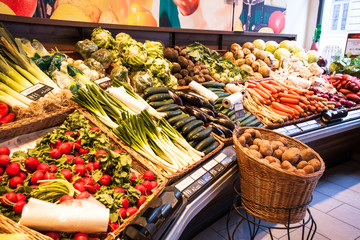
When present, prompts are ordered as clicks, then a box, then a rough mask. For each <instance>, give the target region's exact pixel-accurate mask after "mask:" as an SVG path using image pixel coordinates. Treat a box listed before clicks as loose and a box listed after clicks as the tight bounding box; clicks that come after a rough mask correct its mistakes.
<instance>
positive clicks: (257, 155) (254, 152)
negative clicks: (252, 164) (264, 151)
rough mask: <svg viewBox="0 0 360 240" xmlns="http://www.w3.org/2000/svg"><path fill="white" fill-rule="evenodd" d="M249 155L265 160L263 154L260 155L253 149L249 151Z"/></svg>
mask: <svg viewBox="0 0 360 240" xmlns="http://www.w3.org/2000/svg"><path fill="white" fill-rule="evenodd" d="M249 154H250V155H253V156H254V157H257V158H263V156H262V155H261V153H259V152H258V151H256V150H253V149H249Z"/></svg>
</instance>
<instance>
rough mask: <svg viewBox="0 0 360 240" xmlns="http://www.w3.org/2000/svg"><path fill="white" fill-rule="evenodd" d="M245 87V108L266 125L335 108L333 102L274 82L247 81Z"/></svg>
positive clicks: (310, 92)
mask: <svg viewBox="0 0 360 240" xmlns="http://www.w3.org/2000/svg"><path fill="white" fill-rule="evenodd" d="M246 87H247V91H248V95H247V98H246V99H245V100H244V105H245V107H247V108H248V109H249V108H250V109H252V110H253V111H255V114H256V115H260V117H261V119H263V121H264V122H265V123H267V124H269V123H282V122H284V121H287V120H292V119H298V118H301V117H306V116H309V115H311V114H316V113H319V112H321V111H322V110H323V109H325V108H334V107H335V102H329V101H328V100H327V99H326V98H322V97H319V96H317V95H314V92H312V91H308V90H303V89H302V90H300V89H296V88H293V87H289V86H286V85H284V84H282V83H279V82H276V81H274V80H268V81H261V82H253V81H249V82H248V83H247V86H246ZM250 109H249V110H250ZM250 111H251V110H250Z"/></svg>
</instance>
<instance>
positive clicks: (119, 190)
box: [114, 187, 125, 193]
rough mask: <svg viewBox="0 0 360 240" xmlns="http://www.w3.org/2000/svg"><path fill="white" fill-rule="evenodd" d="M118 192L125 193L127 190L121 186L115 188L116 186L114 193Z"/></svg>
mask: <svg viewBox="0 0 360 240" xmlns="http://www.w3.org/2000/svg"><path fill="white" fill-rule="evenodd" d="M117 192H119V193H124V192H125V190H124V189H122V188H121V187H115V188H114V193H117Z"/></svg>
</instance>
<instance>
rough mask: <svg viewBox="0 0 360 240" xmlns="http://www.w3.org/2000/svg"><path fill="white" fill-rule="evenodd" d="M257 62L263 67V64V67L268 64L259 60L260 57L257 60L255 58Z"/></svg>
mask: <svg viewBox="0 0 360 240" xmlns="http://www.w3.org/2000/svg"><path fill="white" fill-rule="evenodd" d="M256 61H257V62H258V63H259V64H260V67H263V66H265V67H267V66H268V65H267V64H266V63H265V62H264V61H263V60H261V59H258V60H256Z"/></svg>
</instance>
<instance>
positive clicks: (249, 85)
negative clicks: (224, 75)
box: [247, 82, 256, 88]
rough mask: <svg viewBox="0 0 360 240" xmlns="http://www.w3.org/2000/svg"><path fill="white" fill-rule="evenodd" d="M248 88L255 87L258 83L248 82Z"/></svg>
mask: <svg viewBox="0 0 360 240" xmlns="http://www.w3.org/2000/svg"><path fill="white" fill-rule="evenodd" d="M247 87H248V88H255V87H256V85H255V84H253V83H252V82H248V85H247Z"/></svg>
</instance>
